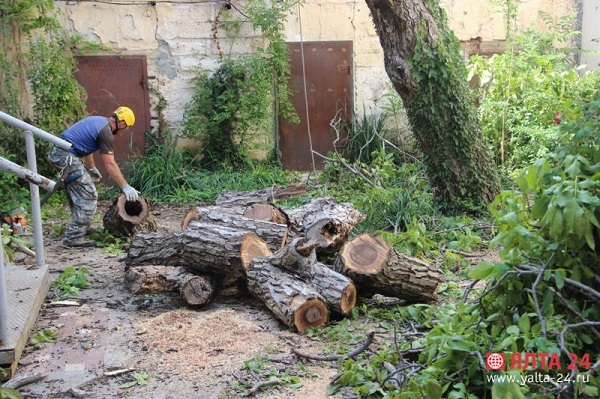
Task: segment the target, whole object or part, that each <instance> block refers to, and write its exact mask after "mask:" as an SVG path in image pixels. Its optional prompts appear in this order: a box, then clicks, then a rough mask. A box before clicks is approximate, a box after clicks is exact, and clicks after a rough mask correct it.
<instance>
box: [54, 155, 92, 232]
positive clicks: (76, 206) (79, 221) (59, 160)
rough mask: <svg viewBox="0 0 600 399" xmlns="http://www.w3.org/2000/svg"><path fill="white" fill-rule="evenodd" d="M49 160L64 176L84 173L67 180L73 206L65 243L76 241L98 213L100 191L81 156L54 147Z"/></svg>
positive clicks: (66, 185) (66, 188)
mask: <svg viewBox="0 0 600 399" xmlns="http://www.w3.org/2000/svg"><path fill="white" fill-rule="evenodd" d="M48 160H49V161H50V162H51V163H52V164H53V165H54V166H55V167H56V168H57V169H58V170H59V171H60V175H61V176H63V175H65V174H68V173H70V172H72V171H74V170H77V169H82V170H83V173H82V174H81V176H79V177H77V178H76V179H74V180H73V181H70V182H65V190H66V192H67V199H68V200H69V206H70V207H71V222H70V223H69V225H68V226H67V229H66V230H65V233H64V235H63V241H64V242H65V243H76V242H79V241H82V240H83V239H84V238H85V234H86V230H87V228H88V227H90V226H91V225H92V218H93V217H94V214H95V213H96V208H97V204H98V192H97V191H96V186H95V185H94V182H93V180H92V177H91V176H90V174H89V173H88V172H87V170H86V169H85V165H84V164H83V162H82V161H81V158H79V157H77V156H75V155H73V154H71V153H70V152H68V151H65V150H63V149H62V148H58V147H52V149H51V150H50V152H48Z"/></svg>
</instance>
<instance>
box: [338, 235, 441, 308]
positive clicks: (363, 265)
mask: <svg viewBox="0 0 600 399" xmlns="http://www.w3.org/2000/svg"><path fill="white" fill-rule="evenodd" d="M333 268H334V269H335V270H336V271H338V272H339V273H341V274H343V275H345V276H348V277H350V278H351V279H352V280H353V281H354V282H355V283H356V285H357V286H358V290H359V294H360V295H372V294H382V295H387V296H393V297H398V298H402V299H406V300H407V301H410V302H429V301H432V300H434V299H435V298H436V292H437V288H438V285H439V284H440V283H441V282H443V281H444V273H443V272H442V270H441V269H440V268H438V267H435V266H433V265H431V264H429V263H428V262H425V261H424V260H421V259H418V258H414V257H411V256H408V255H405V254H402V253H400V252H398V251H396V250H395V249H393V248H392V247H391V246H390V245H389V244H388V243H387V242H386V241H385V240H384V239H382V238H380V237H374V236H372V235H370V234H360V235H358V236H357V237H356V238H355V239H353V240H352V241H349V242H348V243H346V245H344V248H343V249H342V251H341V252H340V255H339V256H338V258H337V259H336V261H335V264H334V266H333Z"/></svg>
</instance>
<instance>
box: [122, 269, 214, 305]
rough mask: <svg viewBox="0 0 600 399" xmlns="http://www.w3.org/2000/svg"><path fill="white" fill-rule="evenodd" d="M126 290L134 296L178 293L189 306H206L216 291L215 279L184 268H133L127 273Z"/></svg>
mask: <svg viewBox="0 0 600 399" xmlns="http://www.w3.org/2000/svg"><path fill="white" fill-rule="evenodd" d="M125 289H126V290H127V291H128V292H130V293H132V294H157V293H160V292H166V291H178V292H179V294H180V296H181V298H182V299H183V300H184V301H185V303H187V304H188V305H193V306H197V305H205V304H207V303H208V302H210V300H211V298H212V296H213V294H214V291H215V279H214V277H208V276H200V275H196V274H192V273H190V272H188V271H187V269H185V268H183V267H168V266H144V267H133V268H130V269H129V270H128V271H127V273H125Z"/></svg>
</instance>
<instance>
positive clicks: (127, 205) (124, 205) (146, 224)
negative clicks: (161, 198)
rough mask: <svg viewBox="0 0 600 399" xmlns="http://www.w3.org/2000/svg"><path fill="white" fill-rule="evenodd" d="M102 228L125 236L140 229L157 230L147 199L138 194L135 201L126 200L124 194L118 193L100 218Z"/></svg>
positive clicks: (118, 235)
mask: <svg viewBox="0 0 600 399" xmlns="http://www.w3.org/2000/svg"><path fill="white" fill-rule="evenodd" d="M102 222H103V225H104V228H105V229H106V230H107V231H108V232H109V233H110V234H112V235H113V236H115V237H120V238H126V237H131V236H133V235H134V234H135V233H137V232H140V231H146V232H152V231H157V230H158V225H157V223H156V220H154V218H153V217H152V215H151V214H150V211H149V207H148V201H147V200H146V199H145V198H144V197H142V196H138V199H137V201H127V200H126V199H125V195H124V194H121V195H119V196H118V197H117V198H116V199H115V200H114V202H113V204H112V205H111V207H110V208H109V209H108V211H107V212H106V214H105V215H104V218H103V219H102Z"/></svg>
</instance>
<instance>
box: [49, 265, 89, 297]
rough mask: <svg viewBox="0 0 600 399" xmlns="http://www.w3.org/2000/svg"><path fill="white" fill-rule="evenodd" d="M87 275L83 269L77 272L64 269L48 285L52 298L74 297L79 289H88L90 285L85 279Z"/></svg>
mask: <svg viewBox="0 0 600 399" xmlns="http://www.w3.org/2000/svg"><path fill="white" fill-rule="evenodd" d="M88 274H89V271H88V270H87V269H86V268H85V267H82V268H81V269H79V270H76V269H75V268H73V267H67V268H65V270H64V271H63V272H62V273H61V274H60V275H59V276H58V277H57V278H56V279H55V280H54V281H53V282H52V284H51V285H50V289H51V292H52V296H53V297H54V298H55V299H64V298H70V297H76V296H77V295H79V291H80V290H81V289H84V288H87V287H89V285H90V283H89V281H88V280H87V277H86V275H88Z"/></svg>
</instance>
